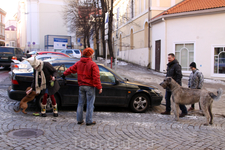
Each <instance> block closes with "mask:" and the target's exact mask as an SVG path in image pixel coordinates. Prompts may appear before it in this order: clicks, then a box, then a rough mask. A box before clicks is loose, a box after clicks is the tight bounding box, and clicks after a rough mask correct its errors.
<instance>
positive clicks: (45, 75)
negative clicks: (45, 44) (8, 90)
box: [26, 56, 60, 117]
mask: <svg viewBox="0 0 225 150" xmlns="http://www.w3.org/2000/svg"><path fill="white" fill-rule="evenodd" d="M27 61H28V62H29V63H30V65H31V66H32V67H33V68H34V80H33V82H32V84H31V89H30V90H28V91H27V92H26V94H29V93H30V92H31V91H32V90H34V91H36V94H39V93H41V91H42V90H44V97H43V100H42V103H41V116H42V117H46V116H47V115H46V104H47V98H48V95H49V97H50V98H51V101H52V107H53V116H54V117H58V108H57V103H56V100H55V97H54V94H55V93H56V92H57V91H58V90H59V88H60V86H59V83H58V81H56V80H55V78H56V76H57V71H56V69H55V68H54V67H53V66H52V65H51V64H50V63H49V62H43V61H41V60H37V59H36V56H34V57H31V58H28V59H27ZM39 83H41V84H40V85H39Z"/></svg>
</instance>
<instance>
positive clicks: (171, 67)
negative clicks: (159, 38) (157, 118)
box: [161, 53, 187, 117]
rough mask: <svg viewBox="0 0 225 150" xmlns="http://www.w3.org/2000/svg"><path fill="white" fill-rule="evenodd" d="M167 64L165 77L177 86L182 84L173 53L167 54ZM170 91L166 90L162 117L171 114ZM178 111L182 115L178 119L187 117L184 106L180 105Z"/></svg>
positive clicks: (179, 69)
mask: <svg viewBox="0 0 225 150" xmlns="http://www.w3.org/2000/svg"><path fill="white" fill-rule="evenodd" d="M168 62H169V63H168V64H167V73H166V77H172V78H173V79H174V80H175V81H176V82H177V83H178V84H179V85H181V84H182V82H181V79H182V72H181V66H180V64H179V62H178V61H177V60H176V59H175V55H174V54H173V53H169V54H168ZM171 95H172V93H171V91H170V90H168V89H166V95H165V99H166V111H165V112H162V113H161V114H162V115H170V114H171V112H170V111H171V101H170V98H171ZM180 109H181V111H182V113H181V114H180V117H184V116H185V115H187V108H186V107H185V105H180Z"/></svg>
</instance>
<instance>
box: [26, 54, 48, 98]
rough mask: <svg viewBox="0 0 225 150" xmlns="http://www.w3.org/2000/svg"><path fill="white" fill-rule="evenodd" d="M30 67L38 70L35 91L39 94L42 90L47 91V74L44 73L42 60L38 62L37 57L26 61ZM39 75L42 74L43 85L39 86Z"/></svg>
mask: <svg viewBox="0 0 225 150" xmlns="http://www.w3.org/2000/svg"><path fill="white" fill-rule="evenodd" d="M26 60H27V61H28V62H29V63H30V65H31V66H32V67H33V68H34V69H35V70H36V76H35V79H34V80H35V89H36V91H35V92H36V93H37V94H39V93H40V92H41V90H43V89H46V79H45V74H44V72H43V67H44V62H43V61H41V60H37V59H36V56H34V57H31V58H28V59H26ZM39 73H41V85H40V86H39V84H38V76H39Z"/></svg>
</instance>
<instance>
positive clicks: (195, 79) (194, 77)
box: [188, 62, 204, 111]
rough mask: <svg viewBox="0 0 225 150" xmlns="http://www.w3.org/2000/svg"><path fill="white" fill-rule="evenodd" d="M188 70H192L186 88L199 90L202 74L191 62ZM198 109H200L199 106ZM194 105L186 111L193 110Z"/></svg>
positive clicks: (201, 84)
mask: <svg viewBox="0 0 225 150" xmlns="http://www.w3.org/2000/svg"><path fill="white" fill-rule="evenodd" d="M190 69H191V70H192V72H191V74H190V76H189V80H188V87H189V88H191V89H201V88H202V86H203V82H204V76H203V74H202V73H201V72H200V71H199V70H198V69H197V68H196V63H195V62H192V63H191V64H190ZM199 108H200V109H201V107H200V105H199ZM194 109H195V104H192V105H191V107H190V108H189V109H188V111H191V110H194Z"/></svg>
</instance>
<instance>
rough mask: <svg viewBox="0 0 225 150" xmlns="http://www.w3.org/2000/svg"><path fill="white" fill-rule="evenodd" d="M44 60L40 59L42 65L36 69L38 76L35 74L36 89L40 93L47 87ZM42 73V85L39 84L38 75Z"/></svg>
mask: <svg viewBox="0 0 225 150" xmlns="http://www.w3.org/2000/svg"><path fill="white" fill-rule="evenodd" d="M43 66H44V62H43V61H40V66H39V67H38V68H37V69H36V76H35V89H36V93H37V94H39V93H40V92H41V90H43V89H46V79H45V74H44V71H43ZM39 73H41V85H40V86H39V84H38V76H39Z"/></svg>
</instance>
